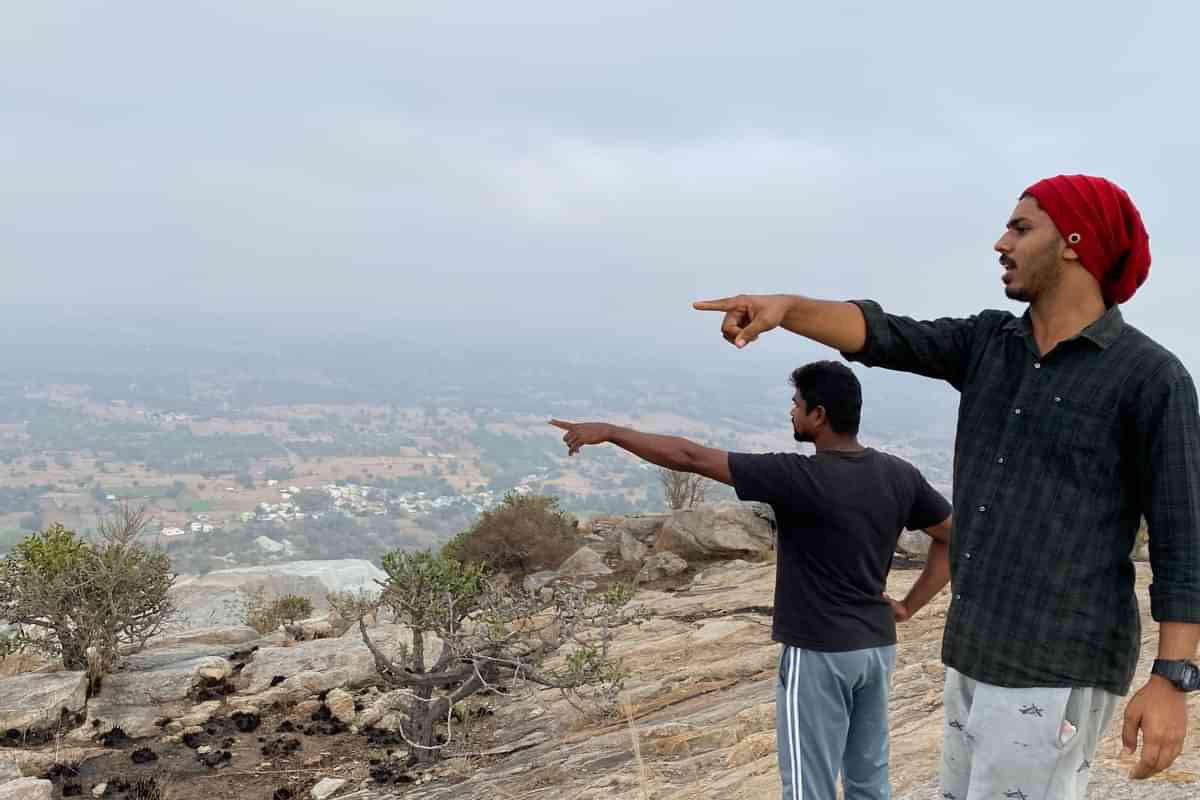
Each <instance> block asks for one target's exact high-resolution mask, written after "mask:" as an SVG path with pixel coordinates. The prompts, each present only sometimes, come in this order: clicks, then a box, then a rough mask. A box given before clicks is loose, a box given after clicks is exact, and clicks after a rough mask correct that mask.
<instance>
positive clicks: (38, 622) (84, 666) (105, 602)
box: [0, 504, 175, 688]
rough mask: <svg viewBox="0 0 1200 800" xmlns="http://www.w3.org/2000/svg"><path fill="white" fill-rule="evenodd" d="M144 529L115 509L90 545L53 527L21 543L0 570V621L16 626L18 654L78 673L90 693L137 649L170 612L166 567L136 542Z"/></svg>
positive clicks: (139, 519) (141, 518) (134, 514)
mask: <svg viewBox="0 0 1200 800" xmlns="http://www.w3.org/2000/svg"><path fill="white" fill-rule="evenodd" d="M146 524H147V519H146V517H145V513H144V510H142V509H132V508H131V507H130V506H128V505H126V504H122V505H121V506H120V508H119V509H118V510H117V512H116V513H115V514H114V515H113V516H110V517H106V518H104V519H102V520H101V522H100V525H99V536H98V538H97V540H96V541H94V542H89V541H85V540H83V539H80V538H79V537H78V536H76V534H75V532H74V531H70V530H68V529H66V528H64V527H63V526H62V525H59V524H55V525H52V526H50V527H49V528H48V529H47V530H46V531H44V532H42V533H35V534H33V535H32V536H29V537H26V538H25V539H24V540H22V541H21V542H20V543H18V544H17V545H16V546H15V547H14V548H13V550H12V552H11V553H9V555H8V556H7V557H6V558H5V559H4V561H3V562H0V619H4V620H6V621H7V622H9V623H11V624H13V625H14V626H16V629H17V634H16V635H17V639H18V641H19V642H20V644H21V645H22V646H26V647H36V648H38V649H41V650H43V651H44V652H47V653H49V654H50V655H54V656H61V657H62V662H63V666H64V667H65V668H66V669H72V670H86V671H87V672H88V677H89V680H90V682H91V685H92V687H93V688H95V687H96V686H97V685H98V683H99V680H100V678H101V677H102V676H103V675H105V674H107V673H108V672H110V671H111V670H112V668H113V666H114V665H115V664H116V662H117V661H118V659H119V658H120V655H121V651H122V649H123V648H132V649H133V650H135V651H136V650H139V649H141V648H142V647H144V646H145V644H146V642H147V641H148V640H149V639H150V638H151V637H153V636H155V635H156V634H158V633H159V632H160V631H161V630H162V628H163V626H164V625H165V624H166V623H167V622H168V621H169V620H170V618H171V615H172V613H173V611H174V609H173V607H172V605H171V601H170V599H169V597H168V591H169V590H170V588H171V585H172V584H173V583H174V581H175V576H174V574H172V572H171V563H170V560H169V559H168V558H167V556H166V554H165V553H162V552H159V551H151V550H148V549H146V548H144V547H142V546H141V545H139V544H138V543H137V541H136V539H137V537H138V535H139V534H140V533H141V531H142V529H143V528H145V526H146ZM27 628H40V629H42V630H43V631H44V635H43V636H40V637H33V636H29V635H27V631H26V629H27Z"/></svg>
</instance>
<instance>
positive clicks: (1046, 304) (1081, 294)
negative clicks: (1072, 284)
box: [1029, 286, 1108, 355]
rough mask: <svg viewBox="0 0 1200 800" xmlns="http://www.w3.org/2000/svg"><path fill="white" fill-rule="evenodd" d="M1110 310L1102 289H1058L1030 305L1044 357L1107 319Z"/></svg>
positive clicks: (1031, 315)
mask: <svg viewBox="0 0 1200 800" xmlns="http://www.w3.org/2000/svg"><path fill="white" fill-rule="evenodd" d="M1107 310H1108V309H1107V308H1106V307H1105V305H1104V297H1103V296H1102V295H1101V294H1100V290H1099V287H1096V288H1095V290H1094V291H1077V292H1072V291H1068V290H1067V289H1066V287H1062V286H1060V287H1058V288H1057V289H1055V290H1051V291H1050V292H1047V293H1046V294H1045V295H1043V296H1040V297H1038V298H1037V299H1036V300H1034V301H1033V302H1032V303H1030V304H1029V318H1030V320H1031V321H1032V323H1033V338H1034V340H1035V341H1036V342H1037V345H1038V350H1039V351H1040V352H1041V354H1042V355H1045V354H1046V353H1049V352H1050V351H1051V350H1053V349H1054V348H1055V347H1057V346H1058V345H1059V344H1060V343H1061V342H1064V341H1066V340H1067V339H1070V338H1071V337H1073V336H1078V335H1079V334H1080V332H1081V331H1083V329H1084V328H1086V327H1087V326H1089V325H1091V324H1092V323H1093V322H1095V321H1096V320H1098V319H1100V318H1101V317H1103V316H1104V314H1105V312H1106V311H1107Z"/></svg>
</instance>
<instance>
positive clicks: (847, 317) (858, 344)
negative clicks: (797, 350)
mask: <svg viewBox="0 0 1200 800" xmlns="http://www.w3.org/2000/svg"><path fill="white" fill-rule="evenodd" d="M788 300H789V309H788V311H787V313H786V314H785V315H784V317H783V322H782V323H781V324H782V327H784V328H786V329H787V330H789V331H791V332H792V333H795V334H797V335H799V336H803V337H805V338H807V339H812V340H813V341H815V342H820V343H821V344H824V345H828V346H829V347H832V348H833V349H835V350H838V351H840V352H843V353H857V352H859V351H860V350H862V349H863V347H864V346H866V343H867V321H866V319H865V318H864V317H863V313H862V310H861V309H860V308H859V307H858V306H856V305H855V304H854V303H843V302H837V301H833V300H814V299H812V298H810V297H803V296H801V295H788Z"/></svg>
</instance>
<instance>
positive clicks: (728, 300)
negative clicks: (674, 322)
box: [692, 297, 739, 311]
mask: <svg viewBox="0 0 1200 800" xmlns="http://www.w3.org/2000/svg"><path fill="white" fill-rule="evenodd" d="M692 308H694V309H696V310H697V311H733V310H734V309H735V308H739V304H738V301H737V298H736V297H722V298H720V299H718V300H700V301H698V302H695V303H692Z"/></svg>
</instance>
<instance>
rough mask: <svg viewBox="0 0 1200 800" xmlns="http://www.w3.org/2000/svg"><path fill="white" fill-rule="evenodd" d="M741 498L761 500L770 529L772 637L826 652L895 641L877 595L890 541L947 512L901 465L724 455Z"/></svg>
mask: <svg viewBox="0 0 1200 800" xmlns="http://www.w3.org/2000/svg"><path fill="white" fill-rule="evenodd" d="M729 471H730V472H731V473H732V474H733V485H734V488H735V489H736V490H737V495H738V497H739V498H741V499H742V500H752V501H758V502H762V503H769V504H770V505H771V507H772V508H773V509H774V510H775V520H776V522H777V523H778V526H779V544H778V553H777V556H778V562H777V565H776V569H775V620H774V624H773V626H772V629H771V636H772V638H773V639H774V640H775V641H777V642H782V643H783V644H789V645H792V646H794V647H803V648H807V649H810V650H823V651H827V652H843V651H847V650H861V649H864V648H867V647H884V646H886V645H891V644H895V643H896V623H895V617H894V616H893V614H892V608H891V606H890V605H889V604H888V602H887V600H885V599H884V598H883V591H884V588H885V587H886V585H887V575H888V570H889V569H890V568H891V564H892V554H893V553H894V552H895V548H896V541H897V539H898V538H899V537H900V533H901V532H902V531H903V530H904V529H905V528H907V529H909V530H918V529H921V528H928V527H931V526H933V525H936V524H938V523H939V522H942V521H943V520H945V519H946V518H947V517H949V516H950V503H949V502H947V500H946V498H944V497H942V495H940V494H939V493H938V492H937V490H935V489H934V488H933V487H932V486H930V485H929V483H928V482H927V481H926V480H925V478H924V477H922V475H921V473H920V472H919V471H918V470H917V468H916V467H914V466H913V465H912V464H909V463H908V462H907V461H904V460H903V459H900V458H896V457H895V456H891V455H888V454H886V453H880V452H879V451H877V450H872V449H870V448H867V449H866V450H862V451H859V452H855V453H847V452H840V451H829V450H823V451H820V452H818V453H816V454H815V455H812V456H804V455H800V454H798V453H768V454H763V455H755V454H750V453H730V454H729Z"/></svg>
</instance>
